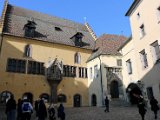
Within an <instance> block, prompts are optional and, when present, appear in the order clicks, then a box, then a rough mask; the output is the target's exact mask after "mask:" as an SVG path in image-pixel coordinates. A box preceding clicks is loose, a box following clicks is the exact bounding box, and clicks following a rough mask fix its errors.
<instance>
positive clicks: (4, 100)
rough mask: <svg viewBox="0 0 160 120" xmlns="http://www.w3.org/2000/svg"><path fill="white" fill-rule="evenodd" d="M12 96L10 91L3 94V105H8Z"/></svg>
mask: <svg viewBox="0 0 160 120" xmlns="http://www.w3.org/2000/svg"><path fill="white" fill-rule="evenodd" d="M11 95H13V94H12V93H11V92H9V91H3V92H2V93H1V98H0V99H1V103H6V102H7V101H8V99H9V98H10V97H11Z"/></svg>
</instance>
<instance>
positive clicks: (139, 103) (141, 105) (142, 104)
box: [138, 96, 147, 120]
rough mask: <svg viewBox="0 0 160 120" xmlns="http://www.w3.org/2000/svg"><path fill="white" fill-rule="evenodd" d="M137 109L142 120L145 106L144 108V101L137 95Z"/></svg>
mask: <svg viewBox="0 0 160 120" xmlns="http://www.w3.org/2000/svg"><path fill="white" fill-rule="evenodd" d="M138 109H139V114H140V115H141V117H142V120H144V118H145V114H146V111H147V110H146V108H145V102H144V99H143V98H142V97H141V96H139V98H138Z"/></svg>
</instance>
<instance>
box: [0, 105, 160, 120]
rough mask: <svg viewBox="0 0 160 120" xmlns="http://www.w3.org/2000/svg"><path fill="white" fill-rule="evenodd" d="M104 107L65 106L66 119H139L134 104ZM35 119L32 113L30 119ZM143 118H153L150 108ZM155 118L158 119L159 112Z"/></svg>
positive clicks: (2, 118) (1, 118)
mask: <svg viewBox="0 0 160 120" xmlns="http://www.w3.org/2000/svg"><path fill="white" fill-rule="evenodd" d="M104 109H105V108H104V107H80V108H65V113H66V120H141V117H140V115H139V113H138V108H137V107H136V106H134V107H131V106H129V107H123V106H121V107H118V106H111V107H110V112H104ZM35 119H36V117H35V113H33V114H32V120H35ZM0 120H6V115H5V107H0ZM57 120H58V119H57ZM145 120H154V115H153V112H152V111H151V110H150V108H148V109H147V113H146V116H145ZM157 120H160V112H159V113H158V119H157Z"/></svg>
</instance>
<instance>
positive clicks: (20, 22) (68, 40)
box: [0, 1, 96, 107]
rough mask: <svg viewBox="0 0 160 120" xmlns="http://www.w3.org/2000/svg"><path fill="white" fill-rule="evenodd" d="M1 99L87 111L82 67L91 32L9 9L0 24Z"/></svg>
mask: <svg viewBox="0 0 160 120" xmlns="http://www.w3.org/2000/svg"><path fill="white" fill-rule="evenodd" d="M0 33H1V37H0V68H1V69H0V99H1V101H4V100H5V99H6V98H7V97H8V96H9V95H10V94H14V96H15V98H16V100H17V99H18V98H23V97H25V96H27V97H28V98H29V99H30V100H31V101H32V102H33V101H35V100H36V99H38V98H39V97H42V98H44V99H46V101H51V102H55V103H56V102H64V104H65V106H70V107H73V106H75V107H79V106H88V79H87V78H88V70H87V64H86V61H87V59H88V57H89V56H90V55H91V53H92V50H93V48H94V42H95V39H96V36H95V34H94V33H93V31H92V29H91V28H90V26H89V25H88V24H87V23H86V24H79V23H76V22H73V21H70V20H66V19H62V18H58V17H54V16H49V15H46V14H42V13H38V12H35V11H31V10H26V9H23V8H19V7H16V6H12V5H10V4H8V2H7V1H6V2H5V4H4V9H3V13H2V18H1V23H0Z"/></svg>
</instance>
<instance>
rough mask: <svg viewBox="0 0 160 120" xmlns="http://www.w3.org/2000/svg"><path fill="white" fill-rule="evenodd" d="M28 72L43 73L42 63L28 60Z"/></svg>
mask: <svg viewBox="0 0 160 120" xmlns="http://www.w3.org/2000/svg"><path fill="white" fill-rule="evenodd" d="M27 73H28V74H41V75H44V63H41V62H36V61H28V72H27Z"/></svg>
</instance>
